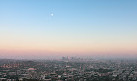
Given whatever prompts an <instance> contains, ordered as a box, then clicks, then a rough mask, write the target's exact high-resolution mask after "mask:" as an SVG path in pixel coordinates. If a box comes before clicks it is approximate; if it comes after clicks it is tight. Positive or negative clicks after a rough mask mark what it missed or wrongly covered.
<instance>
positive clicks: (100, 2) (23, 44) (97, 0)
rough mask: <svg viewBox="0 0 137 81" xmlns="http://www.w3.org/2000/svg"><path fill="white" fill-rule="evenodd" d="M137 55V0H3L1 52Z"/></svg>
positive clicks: (16, 55) (17, 54)
mask: <svg viewBox="0 0 137 81" xmlns="http://www.w3.org/2000/svg"><path fill="white" fill-rule="evenodd" d="M48 56H53V57H59V56H97V57H119V56H120V57H133V56H134V57H135V56H136V57H137V0H0V58H46V57H48Z"/></svg>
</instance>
